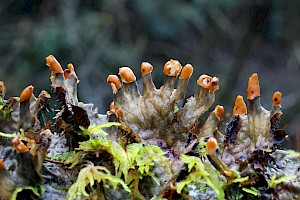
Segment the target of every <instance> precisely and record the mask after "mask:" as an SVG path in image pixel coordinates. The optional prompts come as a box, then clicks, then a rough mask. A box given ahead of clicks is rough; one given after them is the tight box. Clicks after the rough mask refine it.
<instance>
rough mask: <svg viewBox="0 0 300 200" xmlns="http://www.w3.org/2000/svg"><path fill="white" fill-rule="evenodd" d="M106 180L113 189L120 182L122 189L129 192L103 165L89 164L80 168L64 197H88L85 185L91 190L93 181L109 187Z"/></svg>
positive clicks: (120, 181) (122, 182)
mask: <svg viewBox="0 0 300 200" xmlns="http://www.w3.org/2000/svg"><path fill="white" fill-rule="evenodd" d="M107 181H109V182H110V183H111V185H112V186H113V188H114V189H116V187H117V185H118V184H120V185H122V187H123V188H124V190H126V191H127V192H130V189H129V188H128V186H127V185H126V184H125V182H124V181H123V180H121V179H120V178H117V177H115V176H113V175H112V174H111V173H110V172H109V171H108V170H107V169H106V168H105V167H101V166H93V165H89V166H87V167H85V168H83V169H81V171H80V172H79V175H78V178H77V180H76V182H75V183H74V184H73V185H72V186H71V187H70V188H69V190H68V193H67V198H66V199H68V200H72V199H82V198H83V197H88V196H89V193H87V191H86V187H87V186H90V188H91V190H93V186H94V185H95V182H97V183H98V184H99V183H101V182H102V184H103V185H104V187H109V185H108V184H107Z"/></svg>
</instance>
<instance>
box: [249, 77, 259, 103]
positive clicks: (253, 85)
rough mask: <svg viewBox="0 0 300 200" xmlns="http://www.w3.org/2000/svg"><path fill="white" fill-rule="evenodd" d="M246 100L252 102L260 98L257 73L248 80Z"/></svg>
mask: <svg viewBox="0 0 300 200" xmlns="http://www.w3.org/2000/svg"><path fill="white" fill-rule="evenodd" d="M247 93H248V99H249V100H253V99H255V98H256V97H259V96H260V87H259V81H258V75H257V73H254V74H252V76H251V77H250V78H249V80H248V90H247Z"/></svg>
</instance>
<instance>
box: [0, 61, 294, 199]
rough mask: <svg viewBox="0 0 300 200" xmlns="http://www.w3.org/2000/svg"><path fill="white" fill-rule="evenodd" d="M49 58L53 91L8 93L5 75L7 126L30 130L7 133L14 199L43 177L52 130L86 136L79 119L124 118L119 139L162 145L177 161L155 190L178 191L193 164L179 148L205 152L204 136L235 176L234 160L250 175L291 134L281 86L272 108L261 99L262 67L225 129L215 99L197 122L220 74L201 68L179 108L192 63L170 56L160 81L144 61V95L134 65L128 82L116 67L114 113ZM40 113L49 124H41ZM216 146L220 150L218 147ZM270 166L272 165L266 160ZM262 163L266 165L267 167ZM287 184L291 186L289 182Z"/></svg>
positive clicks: (1, 151) (0, 127)
mask: <svg viewBox="0 0 300 200" xmlns="http://www.w3.org/2000/svg"><path fill="white" fill-rule="evenodd" d="M46 64H47V66H49V68H50V70H51V73H52V74H51V82H52V85H51V87H52V94H51V96H52V97H51V96H50V95H49V94H48V93H47V92H45V91H42V92H41V94H40V95H39V97H38V98H36V97H34V94H33V86H28V87H27V88H25V89H24V91H23V92H22V93H21V95H20V98H10V99H9V100H4V96H5V86H4V84H3V82H1V85H0V91H1V96H2V104H3V106H2V107H1V109H0V131H1V132H4V133H7V134H11V133H17V132H19V130H20V129H22V130H24V133H23V134H17V135H16V137H15V138H14V139H10V138H9V137H8V138H5V137H0V158H1V159H0V196H1V199H9V198H10V196H11V195H12V193H13V191H14V190H15V189H16V188H18V187H22V186H34V185H36V184H40V183H42V178H41V177H42V176H43V174H42V173H41V169H42V168H43V167H44V166H43V162H44V158H45V155H46V152H47V150H48V151H49V150H51V147H50V144H51V139H52V138H54V137H55V136H56V135H57V134H58V133H60V134H63V135H64V136H65V137H66V139H67V144H64V145H65V146H68V147H69V148H71V149H74V148H76V147H78V142H80V141H83V140H84V138H82V137H81V136H80V135H78V134H77V133H78V130H80V129H79V127H84V128H88V127H89V126H90V125H91V124H100V123H104V122H107V121H118V122H119V123H120V124H121V125H120V126H119V127H118V131H117V132H118V134H117V135H116V134H115V132H112V133H110V135H111V139H112V140H117V141H119V140H120V141H121V142H123V143H124V144H125V146H126V145H127V144H129V143H143V144H145V145H147V144H151V145H157V146H159V147H160V148H161V149H163V150H164V151H165V152H166V156H167V157H168V158H170V160H171V161H172V163H173V164H172V174H171V175H169V176H168V178H167V180H165V181H164V183H161V185H160V187H161V188H162V189H161V190H156V191H160V194H155V195H157V197H165V198H172V197H173V198H174V196H176V195H175V194H174V193H176V192H175V191H174V187H176V181H178V180H182V179H184V177H185V176H187V174H188V173H187V168H186V165H185V164H184V163H183V162H180V155H182V154H186V155H194V156H196V157H199V156H200V154H199V152H198V151H197V149H198V148H197V145H198V144H199V141H200V138H206V139H207V143H206V154H207V155H206V156H207V158H208V160H209V161H210V163H211V164H212V165H213V166H214V167H215V168H216V169H217V170H218V171H219V172H220V174H221V175H223V176H224V177H226V179H227V180H228V181H229V182H230V181H232V180H234V179H235V178H237V174H236V173H233V171H232V170H231V169H232V168H233V167H235V169H237V170H238V171H239V172H240V173H241V174H242V176H251V170H250V169H254V170H256V169H257V168H256V166H255V164H257V162H259V164H262V163H263V161H261V159H263V160H264V159H265V158H268V156H269V157H272V156H271V153H272V152H275V150H276V149H277V148H278V147H280V145H281V143H282V141H283V139H284V137H285V133H282V130H281V129H279V128H278V126H277V122H278V120H279V118H280V116H281V114H282V112H281V106H280V104H281V93H280V92H276V93H275V94H274V96H273V107H272V109H271V111H267V110H265V109H264V108H263V107H262V106H261V104H260V87H259V82H258V76H257V74H253V75H252V76H251V77H250V78H249V82H248V97H247V98H248V106H247V107H246V104H245V102H244V100H243V98H242V97H241V96H238V97H237V98H236V102H235V106H234V109H233V112H232V115H233V120H232V121H231V122H230V123H229V124H228V126H227V128H226V131H225V132H224V131H221V132H222V133H220V131H219V130H218V125H219V123H220V120H221V118H222V115H223V113H224V108H223V107H222V106H216V108H215V109H214V111H212V112H211V114H210V115H209V117H208V118H207V120H206V122H205V123H204V125H203V126H201V127H199V125H198V121H199V118H200V116H202V115H203V114H204V113H205V112H207V111H208V110H209V109H210V107H211V106H212V104H213V103H214V95H215V91H216V90H217V89H218V88H219V79H218V78H216V77H210V76H207V75H201V76H200V77H199V79H198V81H197V83H198V88H197V92H196V93H195V95H194V96H192V97H190V98H188V99H187V101H186V103H185V104H184V106H183V107H182V108H177V103H178V102H179V101H180V100H183V99H184V98H185V91H186V89H187V85H188V82H189V78H190V76H191V75H192V73H193V67H192V65H190V64H187V65H185V66H184V67H182V66H181V64H180V63H179V62H178V61H176V60H170V61H168V62H167V63H166V64H165V65H164V70H163V71H164V74H165V82H164V84H163V86H162V87H161V88H160V89H157V88H156V87H155V85H154V84H153V82H152V79H151V72H152V69H153V67H152V65H151V64H149V63H146V62H145V63H142V65H141V74H142V81H143V95H141V94H140V93H139V91H138V87H137V83H136V77H135V75H134V73H133V72H132V70H131V69H130V68H128V67H121V68H120V69H119V75H120V77H121V80H122V84H121V82H120V80H119V78H118V76H116V75H109V76H108V78H107V81H108V83H110V85H111V86H112V90H113V95H114V102H113V103H112V104H111V107H110V110H109V111H108V113H107V115H100V114H98V113H97V110H93V109H92V108H93V105H92V104H83V103H82V102H78V98H77V84H78V83H79V80H78V78H77V76H76V73H75V71H74V67H73V65H72V64H69V65H68V69H66V70H63V69H62V68H61V66H60V64H59V63H58V62H57V60H56V59H55V58H54V57H53V56H48V57H47V58H46ZM179 74H180V76H179V81H178V85H177V89H175V83H176V81H177V76H178V75H179ZM50 99H55V100H57V102H59V105H58V110H59V112H58V113H57V114H56V117H55V123H54V124H55V126H54V127H52V128H50V127H49V126H47V125H46V124H47V122H48V119H47V116H46V111H47V110H49V104H48V102H49V100H50ZM40 116H41V117H40ZM39 117H40V118H42V120H43V122H44V125H41V124H40V120H39V119H38V118H39ZM42 127H43V128H42ZM113 130H114V129H113ZM114 131H115V130H114ZM108 132H109V130H108ZM53 133H54V134H53ZM22 140H23V141H22ZM11 144H12V145H11ZM49 147H50V148H49ZM48 148H49V149H48ZM53 149H55V148H54V147H52V151H53ZM217 151H219V153H221V154H220V155H218V152H217ZM270 152H271V153H270ZM255 156H256V157H255ZM272 159H273V157H272ZM274 162H276V161H274ZM253 163H255V164H253ZM44 165H45V164H44ZM253 166H254V167H253ZM263 167H269V165H267V164H265V166H261V168H263ZM260 170H261V171H262V172H264V171H263V170H264V169H260ZM184 174H185V175H184ZM279 176H282V174H279ZM298 177H299V176H298ZM251 181H253V182H251ZM251 181H249V182H248V183H247V185H248V186H249V187H250V186H255V185H256V184H257V183H256V181H260V180H256V179H251ZM233 185H234V184H233ZM292 185H293V184H292ZM231 186H232V185H231ZM149 187H150V186H149ZM232 188H233V186H232V187H229V186H228V187H227V189H228V191H229V190H230V189H232ZM225 189H226V188H225ZM143 191H146V192H147V190H143ZM282 191H284V192H286V190H284V189H282ZM46 192H47V191H46ZM228 195H229V196H230V194H227V198H229V197H228ZM295 195H296V194H295ZM148 196H149V195H148ZM150 196H151V195H150ZM48 198H49V197H48Z"/></svg>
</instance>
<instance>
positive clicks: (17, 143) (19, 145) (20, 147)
mask: <svg viewBox="0 0 300 200" xmlns="http://www.w3.org/2000/svg"><path fill="white" fill-rule="evenodd" d="M12 144H13V147H14V149H15V150H16V151H17V152H18V153H24V152H26V151H28V147H27V146H26V145H25V144H24V143H23V142H22V141H21V140H20V139H19V137H18V136H16V137H15V138H14V139H13V141H12Z"/></svg>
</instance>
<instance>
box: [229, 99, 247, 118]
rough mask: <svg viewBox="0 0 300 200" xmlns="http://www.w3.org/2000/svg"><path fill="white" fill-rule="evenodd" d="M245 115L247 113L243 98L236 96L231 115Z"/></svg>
mask: <svg viewBox="0 0 300 200" xmlns="http://www.w3.org/2000/svg"><path fill="white" fill-rule="evenodd" d="M246 113H247V106H246V103H245V101H244V98H243V97H242V96H240V95H238V96H237V97H236V99H235V104H234V107H233V110H232V115H244V114H246Z"/></svg>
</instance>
